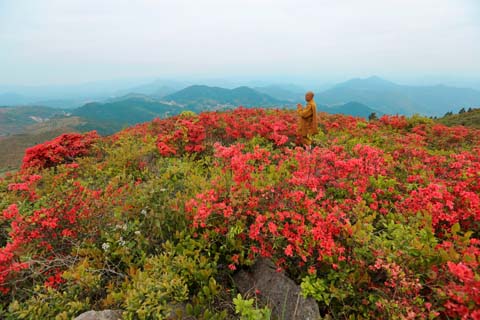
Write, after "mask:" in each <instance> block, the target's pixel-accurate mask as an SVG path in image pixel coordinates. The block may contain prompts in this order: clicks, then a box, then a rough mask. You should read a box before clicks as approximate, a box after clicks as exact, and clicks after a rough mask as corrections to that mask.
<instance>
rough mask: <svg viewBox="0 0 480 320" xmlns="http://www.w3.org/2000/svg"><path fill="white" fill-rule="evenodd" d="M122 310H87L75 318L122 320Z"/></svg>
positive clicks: (85, 319) (83, 319)
mask: <svg viewBox="0 0 480 320" xmlns="http://www.w3.org/2000/svg"><path fill="white" fill-rule="evenodd" d="M121 319H122V311H120V310H103V311H93V310H92V311H87V312H84V313H82V314H81V315H79V316H78V317H76V318H75V319H74V320H121Z"/></svg>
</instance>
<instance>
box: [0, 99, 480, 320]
mask: <svg viewBox="0 0 480 320" xmlns="http://www.w3.org/2000/svg"><path fill="white" fill-rule="evenodd" d="M318 119H319V122H320V123H319V129H320V130H319V133H318V134H317V135H316V136H314V137H313V139H312V141H313V143H312V146H310V147H302V146H297V145H296V142H297V141H298V137H296V120H297V118H296V115H295V113H294V112H292V111H288V110H267V109H245V108H238V109H235V110H232V111H225V112H204V113H201V114H198V115H196V114H194V113H191V112H185V113H183V114H181V115H179V116H176V117H171V118H167V119H155V120H153V121H152V122H148V123H143V124H139V125H136V126H133V127H130V128H127V129H126V130H123V131H121V132H119V133H117V134H115V135H113V136H109V137H99V136H97V135H96V134H95V133H93V132H92V133H87V134H66V135H62V136H60V137H58V138H56V139H54V140H53V141H50V142H47V143H45V144H42V145H38V146H36V147H33V148H31V149H28V150H27V151H26V156H25V159H24V164H23V167H22V169H21V170H20V171H18V172H17V173H14V174H10V175H8V176H6V177H4V178H2V179H1V180H0V211H1V216H0V225H1V227H2V228H1V232H0V291H1V298H0V299H1V301H2V304H1V308H0V315H1V316H2V317H3V318H10V319H18V318H23V319H28V318H31V319H36V318H55V317H57V318H58V319H63V318H71V317H73V316H75V315H78V314H79V313H80V312H82V311H85V310H88V309H91V308H93V309H102V308H111V309H121V310H123V311H124V317H126V318H128V319H143V318H145V319H151V318H154V317H158V318H165V317H167V316H169V315H172V314H177V315H178V316H180V314H183V315H188V316H195V317H196V318H198V319H211V318H216V319H225V318H232V317H233V318H234V317H236V315H235V314H236V312H237V313H239V314H242V316H246V314H247V313H248V314H251V315H257V314H258V315H259V314H267V313H268V308H265V309H258V310H255V309H253V307H252V306H250V302H249V301H250V300H244V299H243V298H241V297H237V292H236V291H235V288H234V285H233V283H232V281H231V277H232V275H233V274H234V273H235V272H237V271H238V270H239V269H242V268H248V267H249V266H250V265H251V264H252V263H253V262H254V261H255V260H256V259H257V258H258V257H268V258H270V259H272V260H273V261H274V262H275V263H276V265H277V267H278V269H279V270H285V271H286V272H287V274H288V275H289V276H290V277H291V278H292V279H293V280H294V281H296V282H297V283H298V284H299V285H300V286H301V288H302V292H303V294H304V295H305V296H308V297H312V298H314V299H315V300H316V301H317V303H318V305H319V307H320V311H321V314H322V316H329V317H333V318H358V319H362V318H363V319H368V318H372V319H375V318H390V319H433V318H437V317H440V318H459V319H460V318H462V319H479V318H480V313H479V311H478V310H479V309H480V268H479V262H480V233H479V229H480V228H479V227H480V147H479V146H480V131H478V130H475V129H467V128H464V127H445V126H443V125H440V124H436V123H434V122H433V121H432V120H430V119H426V118H422V117H419V116H414V117H411V118H406V117H402V116H383V117H381V118H380V119H378V120H372V121H366V120H364V119H361V118H355V117H350V116H343V115H328V114H320V115H319V117H318ZM45 303H48V306H49V307H48V308H46V307H45ZM242 306H243V307H242ZM262 308H263V306H262ZM240 309H241V310H243V311H241V310H240Z"/></svg>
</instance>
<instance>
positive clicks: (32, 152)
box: [22, 131, 98, 169]
mask: <svg viewBox="0 0 480 320" xmlns="http://www.w3.org/2000/svg"><path fill="white" fill-rule="evenodd" d="M97 139H98V135H97V133H96V132H95V131H92V132H89V133H86V134H83V135H82V134H79V133H65V134H62V135H61V136H59V137H57V138H55V139H53V140H52V141H48V142H45V143H43V144H39V145H36V146H34V147H31V148H28V149H27V150H26V151H25V157H24V158H23V165H22V168H23V169H28V168H49V167H53V166H54V165H56V164H59V163H64V162H71V161H72V160H73V159H74V158H75V157H78V156H84V155H87V154H88V152H89V148H90V146H91V145H92V144H93V143H94V142H95V141H96V140H97Z"/></svg>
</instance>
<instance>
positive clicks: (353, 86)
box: [0, 76, 480, 116]
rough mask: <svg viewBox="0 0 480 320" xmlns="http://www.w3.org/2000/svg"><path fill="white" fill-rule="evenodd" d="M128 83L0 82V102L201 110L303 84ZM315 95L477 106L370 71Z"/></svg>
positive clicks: (479, 99)
mask: <svg viewBox="0 0 480 320" xmlns="http://www.w3.org/2000/svg"><path fill="white" fill-rule="evenodd" d="M132 83H133V82H132V81H130V82H125V81H123V82H113V83H109V84H106V83H90V84H83V85H78V86H56V87H55V86H54V87H45V86H44V87H18V86H0V106H1V105H4V106H17V105H42V106H49V107H55V108H61V109H72V108H78V107H81V106H83V105H85V104H86V103H90V102H97V103H105V102H111V101H112V100H117V101H118V100H121V99H124V97H125V96H128V95H132V94H133V95H142V96H147V97H148V98H152V99H156V100H160V101H170V102H171V101H173V102H175V103H177V104H180V105H183V106H186V107H189V108H199V109H201V110H204V109H205V108H212V107H214V108H215V107H219V106H222V105H228V106H230V105H231V106H238V105H249V104H254V103H256V104H257V105H258V106H288V105H290V104H296V103H298V102H302V101H303V95H304V94H305V91H306V89H304V88H303V87H302V86H298V85H295V84H278V83H277V84H264V85H262V86H259V85H254V86H250V87H246V86H231V83H228V82H225V85H224V86H217V85H215V86H213V85H209V86H207V85H195V84H192V83H188V82H186V81H173V80H172V81H170V80H155V81H151V82H147V83H144V84H142V85H138V84H136V85H132ZM212 83H221V81H213V82H212ZM311 87H315V84H314V83H312V85H311ZM316 100H317V102H318V103H320V104H322V105H325V106H328V107H331V108H336V107H338V106H342V105H345V104H346V103H348V102H352V101H355V102H358V103H361V104H363V105H366V106H368V107H369V108H371V109H373V110H378V111H379V112H380V113H386V114H397V113H398V114H405V115H411V114H414V113H419V114H422V115H427V116H441V115H443V114H445V113H446V112H448V111H456V110H459V109H461V108H469V107H478V106H480V91H478V90H474V89H470V88H457V87H451V86H446V85H432V86H412V85H402V84H397V83H394V82H391V81H388V80H385V79H382V78H379V77H376V76H373V77H369V78H363V79H360V78H357V79H351V80H348V81H345V82H342V83H339V84H336V85H334V86H332V87H330V88H329V89H326V90H317V91H316Z"/></svg>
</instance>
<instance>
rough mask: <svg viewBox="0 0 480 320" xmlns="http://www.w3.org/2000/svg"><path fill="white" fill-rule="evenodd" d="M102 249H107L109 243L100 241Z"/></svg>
mask: <svg viewBox="0 0 480 320" xmlns="http://www.w3.org/2000/svg"><path fill="white" fill-rule="evenodd" d="M102 249H103V251H107V250H108V249H110V244H108V243H106V242H104V243H102Z"/></svg>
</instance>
